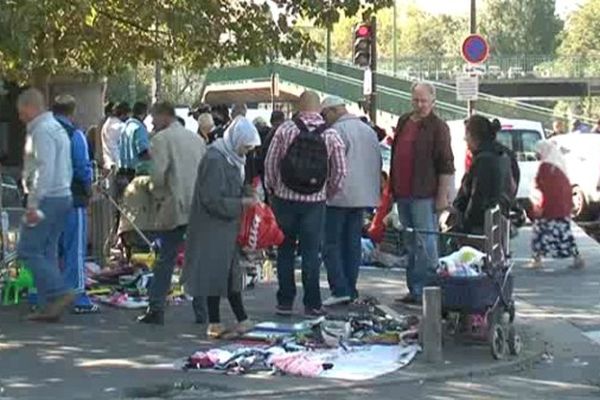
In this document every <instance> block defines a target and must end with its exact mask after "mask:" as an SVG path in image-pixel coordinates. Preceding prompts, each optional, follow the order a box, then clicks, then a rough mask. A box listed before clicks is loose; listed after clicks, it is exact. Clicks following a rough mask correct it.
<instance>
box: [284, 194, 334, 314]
mask: <svg viewBox="0 0 600 400" xmlns="http://www.w3.org/2000/svg"><path fill="white" fill-rule="evenodd" d="M272 201H273V209H274V211H275V216H276V217H277V223H278V224H279V227H280V228H281V230H282V231H283V233H284V235H285V240H284V242H283V244H282V245H281V246H279V251H278V252H277V279H278V281H279V290H278V291H277V302H278V304H279V305H280V306H283V307H291V306H293V304H294V299H295V297H296V281H295V275H294V259H295V257H296V249H297V243H298V244H299V246H300V255H301V256H302V286H303V287H304V300H303V303H304V307H306V308H308V309H319V308H321V306H322V304H321V290H320V286H319V280H320V267H321V260H320V257H319V250H320V246H321V238H322V235H323V223H324V218H325V203H303V202H296V201H288V200H282V199H279V198H273V199H272Z"/></svg>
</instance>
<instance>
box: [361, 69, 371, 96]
mask: <svg viewBox="0 0 600 400" xmlns="http://www.w3.org/2000/svg"><path fill="white" fill-rule="evenodd" d="M363 94H364V95H365V96H370V95H372V94H373V71H371V68H367V69H365V77H364V79H363Z"/></svg>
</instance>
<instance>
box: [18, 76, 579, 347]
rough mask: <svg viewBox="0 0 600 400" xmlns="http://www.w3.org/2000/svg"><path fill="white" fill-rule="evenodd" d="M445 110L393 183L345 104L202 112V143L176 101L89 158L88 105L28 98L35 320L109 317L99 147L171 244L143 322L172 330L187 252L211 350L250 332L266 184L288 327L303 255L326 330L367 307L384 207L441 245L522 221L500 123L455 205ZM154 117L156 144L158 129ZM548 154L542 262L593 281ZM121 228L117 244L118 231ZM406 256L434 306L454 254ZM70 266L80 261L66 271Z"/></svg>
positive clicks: (409, 134)
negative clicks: (266, 112)
mask: <svg viewBox="0 0 600 400" xmlns="http://www.w3.org/2000/svg"><path fill="white" fill-rule="evenodd" d="M435 98H436V92H435V87H434V86H433V85H431V84H429V83H423V82H421V83H416V84H415V85H414V86H413V88H412V104H413V110H411V111H410V112H408V113H407V114H405V115H403V116H400V118H399V120H398V124H397V126H396V128H395V135H394V138H393V141H392V159H391V167H390V173H389V179H387V180H384V181H382V179H381V177H382V156H381V150H380V144H379V143H380V141H381V140H382V139H383V137H382V135H381V129H379V128H376V127H374V126H372V125H371V124H369V122H368V121H365V120H364V118H362V117H359V116H357V115H354V114H352V113H350V112H349V111H348V108H347V105H346V103H345V102H344V101H343V100H342V99H340V98H338V97H334V96H330V97H326V98H325V99H323V100H322V101H321V99H320V98H319V96H318V95H317V94H316V93H315V92H312V91H306V92H304V93H303V94H302V95H301V96H300V98H299V100H298V103H297V112H296V113H295V114H294V115H293V116H292V117H291V119H287V118H286V115H285V114H284V113H283V112H282V111H273V114H272V117H271V120H270V126H269V123H267V122H266V121H264V120H263V119H261V118H259V119H256V120H254V121H250V120H248V119H247V118H246V113H247V109H246V106H245V105H244V104H236V105H234V106H233V108H232V110H231V113H230V112H229V108H228V107H226V106H215V107H209V106H202V107H199V108H198V109H195V110H193V111H192V112H191V115H193V116H194V118H196V119H197V121H198V131H197V132H191V131H190V130H188V129H186V128H185V126H184V123H182V121H181V119H180V118H178V117H177V116H176V114H175V108H174V107H173V105H172V104H170V103H168V102H158V103H156V104H154V105H153V106H152V107H151V108H149V107H148V106H147V104H145V103H142V102H138V103H136V104H134V105H133V108H131V109H130V107H129V105H128V104H127V103H119V104H117V105H115V106H113V107H111V108H110V109H109V110H108V113H107V114H108V115H107V118H106V120H105V121H104V123H103V125H102V127H101V132H100V136H101V143H95V142H92V143H91V146H88V143H87V142H86V140H85V135H84V134H83V132H82V131H81V130H80V129H78V128H77V126H76V124H75V120H74V115H75V107H76V101H75V99H74V98H73V97H71V96H68V95H61V96H59V97H57V98H56V99H55V100H54V104H53V106H52V112H50V111H46V105H45V104H46V103H45V99H44V97H43V96H42V94H41V93H40V92H38V91H37V90H35V89H28V90H26V91H24V92H23V93H22V94H21V95H20V97H19V99H18V104H17V105H18V109H19V114H20V117H21V119H22V121H23V122H24V123H26V124H27V144H26V146H25V163H24V172H23V178H24V186H25V188H26V192H27V210H26V213H25V217H24V223H23V227H22V233H21V240H20V246H19V256H20V257H21V258H22V259H23V260H24V261H25V263H26V264H27V266H29V267H30V268H31V270H32V272H33V274H34V277H35V284H36V286H37V289H38V301H39V308H38V311H37V312H35V313H33V314H32V315H31V317H30V318H31V319H32V320H37V321H56V320H58V319H59V318H60V316H61V315H62V313H63V312H64V311H65V310H66V309H67V308H68V307H74V310H75V311H77V312H97V311H98V309H97V306H95V305H94V304H93V303H92V302H91V301H90V299H89V298H88V297H87V296H86V295H85V287H84V283H85V275H84V268H83V263H84V258H85V255H86V254H85V248H86V246H85V243H86V234H85V230H86V223H85V207H86V206H87V202H88V201H89V198H90V195H91V187H92V169H91V157H93V153H94V149H91V150H90V149H89V147H94V148H95V151H100V152H101V156H102V157H101V160H102V170H103V176H104V177H105V178H106V179H108V180H109V181H110V183H111V185H110V187H111V189H110V193H111V196H114V197H115V198H116V199H118V200H122V198H123V196H124V191H125V188H126V187H128V186H129V185H133V184H134V183H135V182H138V184H139V182H146V183H145V184H143V185H144V187H145V188H146V190H147V193H148V196H147V197H148V199H149V200H148V202H149V208H148V209H149V210H150V212H149V215H151V217H150V221H148V224H147V226H148V227H149V232H148V234H149V237H151V238H153V239H158V240H159V241H160V249H159V251H158V259H157V261H156V265H155V267H154V269H153V273H154V277H153V279H152V283H151V287H150V289H149V296H150V300H149V307H148V309H147V310H146V312H145V313H144V314H143V315H141V316H140V317H139V319H138V320H139V322H141V323H149V324H163V323H164V315H165V312H164V310H165V300H166V297H167V295H168V293H169V289H170V287H171V279H172V275H173V271H174V266H175V264H176V258H177V252H178V249H179V248H180V247H181V246H182V245H185V249H186V250H185V252H186V253H185V261H184V267H183V274H182V283H183V286H184V288H185V291H186V293H187V294H189V295H190V296H192V297H193V308H194V312H195V317H196V321H197V322H198V323H208V328H207V334H208V336H209V337H211V338H219V337H223V336H226V335H229V334H239V333H242V332H244V331H246V330H248V329H250V327H251V326H252V324H251V322H250V320H249V317H248V315H247V314H246V311H245V308H244V303H243V296H242V279H241V274H242V271H241V268H240V265H239V262H238V261H239V258H240V251H241V250H240V248H239V246H238V245H237V243H236V237H237V235H238V232H239V230H240V221H241V217H242V214H243V213H244V210H246V209H248V208H250V207H253V206H254V205H256V204H257V202H259V201H261V200H260V199H259V196H258V193H257V190H256V186H254V185H253V183H254V182H255V181H256V180H257V179H258V178H260V182H261V183H262V188H263V189H264V192H265V194H266V196H265V199H264V201H266V202H267V203H268V204H269V205H270V206H271V207H272V209H273V211H274V213H275V216H276V219H277V223H278V224H279V227H280V228H281V230H282V231H283V233H284V236H285V240H284V242H283V243H282V244H281V245H280V246H279V247H278V248H277V249H276V250H277V256H276V259H277V264H276V265H277V280H278V284H279V288H278V291H277V295H276V304H275V311H276V313H277V314H280V315H291V314H292V313H293V312H294V304H295V298H296V279H295V260H296V258H297V256H300V258H301V270H302V285H303V289H304V297H303V299H302V305H303V312H304V314H305V315H307V316H311V317H314V316H321V315H324V314H326V308H327V307H330V306H334V305H339V304H346V303H350V302H352V301H355V300H357V299H358V297H359V292H358V280H359V267H360V264H361V237H362V236H363V233H364V231H365V230H364V224H365V216H366V213H367V212H372V211H373V210H375V209H376V208H377V207H378V206H379V205H380V202H381V199H382V193H388V194H390V195H391V196H392V198H393V202H394V203H395V204H396V206H397V211H398V216H399V219H400V222H401V225H402V226H405V227H410V228H415V229H419V230H423V231H429V232H437V231H438V229H439V219H438V216H439V214H440V213H441V212H442V211H445V210H448V209H452V210H454V211H455V213H456V214H457V216H458V218H457V221H458V222H457V224H456V229H457V230H459V231H462V232H468V233H475V232H477V233H480V232H482V230H483V224H484V214H485V212H486V210H488V209H489V208H491V207H493V206H495V205H499V206H500V207H501V209H502V211H503V213H504V214H505V215H506V216H508V214H509V212H510V210H511V208H512V207H513V206H514V203H515V200H516V194H517V187H518V185H519V180H520V176H519V175H520V174H519V167H518V163H517V162H516V158H515V155H514V154H513V153H512V152H511V151H510V150H509V149H507V148H505V147H503V146H502V145H501V144H500V143H498V142H497V141H496V134H497V132H498V130H499V124H498V122H497V121H490V120H488V119H487V118H484V117H482V116H479V115H474V116H472V117H470V118H469V119H468V120H467V121H465V133H466V136H465V138H466V142H467V146H468V148H469V151H470V153H471V159H470V161H469V162H468V164H469V165H468V170H467V173H466V174H465V176H464V178H463V181H462V186H461V188H460V190H459V192H458V195H457V196H456V199H454V201H453V203H451V200H452V199H451V196H452V191H453V190H452V185H453V182H454V177H453V175H454V173H455V167H454V166H455V160H454V156H453V152H452V146H451V141H450V133H449V128H448V126H447V124H446V123H445V122H444V121H443V119H441V118H440V117H439V116H438V115H437V114H436V113H435V110H434V106H435ZM148 113H150V114H151V116H152V121H153V126H154V128H153V130H152V132H150V131H149V130H148V128H147V127H146V125H145V123H144V121H145V119H146V117H147V114H148ZM539 153H540V156H541V160H542V164H541V167H540V171H539V173H538V176H537V180H536V182H537V188H538V191H537V193H538V194H539V196H537V198H536V199H533V200H532V203H531V204H532V206H531V207H530V208H529V210H528V211H529V215H530V217H531V218H532V219H533V220H534V221H535V222H534V224H535V228H534V239H533V244H532V252H533V260H534V264H535V265H536V266H539V265H540V264H541V259H542V257H543V256H547V255H550V256H553V257H574V258H575V265H576V266H578V267H581V266H583V260H582V259H581V257H580V255H579V253H578V250H577V247H576V244H575V241H574V239H573V235H572V233H571V231H570V220H569V213H568V210H570V201H571V200H570V196H568V195H567V193H566V189H565V188H566V187H567V186H566V185H568V180H567V181H566V182H565V179H566V175H565V174H564V168H563V163H562V161H561V159H560V153H559V152H557V151H556V150H555V149H554V148H553V145H552V143H550V142H546V141H544V142H541V143H540V145H539ZM383 185H385V187H383ZM563 192H564V193H563ZM387 211H388V210H385V212H387ZM65 221H66V224H65ZM114 223H115V230H114V232H115V235H116V232H118V229H117V227H118V224H119V218H118V216H117V218H115V222H114ZM405 243H406V246H407V250H408V254H409V263H408V266H407V271H406V275H407V286H408V293H407V294H406V296H404V297H402V298H401V299H400V301H402V302H405V303H418V302H420V301H421V296H422V294H423V288H424V287H425V286H426V285H427V284H428V283H429V282H430V278H431V277H432V274H433V273H434V272H435V270H436V267H437V263H438V241H437V237H436V236H435V235H426V236H424V237H423V238H422V240H417V241H415V240H407V241H405ZM59 249H60V252H59ZM59 253H60V254H59ZM59 256H60V258H59ZM59 259H60V260H64V266H63V268H60V267H59ZM322 263H324V265H325V267H326V271H327V277H328V282H329V287H330V291H331V296H330V297H329V298H327V299H325V300H323V299H322V298H321V290H320V271H321V265H322ZM222 297H226V298H227V299H228V301H229V304H230V305H231V309H232V311H233V313H234V314H235V317H236V319H237V324H236V325H235V326H234V327H233V328H229V329H227V328H225V327H224V325H222V324H221V318H220V311H219V310H220V299H221V298H222Z"/></svg>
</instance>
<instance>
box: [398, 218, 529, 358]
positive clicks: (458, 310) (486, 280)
mask: <svg viewBox="0 0 600 400" xmlns="http://www.w3.org/2000/svg"><path fill="white" fill-rule="evenodd" d="M404 231H406V232H409V233H412V234H413V235H418V234H424V235H431V234H434V235H438V234H439V235H440V236H442V237H450V238H452V239H453V240H454V241H455V243H465V242H467V243H468V244H470V245H473V247H478V248H479V249H480V250H481V251H482V252H483V253H484V254H485V257H484V265H483V268H482V274H480V275H478V276H437V277H436V278H435V283H436V285H437V286H439V287H440V288H441V289H442V312H443V314H444V315H445V317H446V327H447V331H448V333H450V334H452V335H453V336H454V337H455V338H457V339H459V340H465V339H466V341H474V342H478V343H485V344H489V346H490V349H491V352H492V355H493V357H494V358H495V359H497V360H500V359H503V358H504V357H505V356H506V354H507V353H510V354H511V355H518V354H519V353H520V352H521V348H522V343H521V338H520V336H519V335H518V333H517V332H516V329H515V326H514V320H515V303H514V300H513V287H514V279H513V275H512V268H513V264H512V262H511V261H510V258H509V242H510V235H511V233H510V232H511V229H510V221H509V219H507V218H506V217H504V215H503V214H502V212H501V210H500V207H499V206H495V207H493V208H492V209H489V210H488V211H487V212H486V215H485V224H484V233H483V235H470V234H463V233H455V232H443V233H438V232H428V231H422V230H416V229H409V228H404Z"/></svg>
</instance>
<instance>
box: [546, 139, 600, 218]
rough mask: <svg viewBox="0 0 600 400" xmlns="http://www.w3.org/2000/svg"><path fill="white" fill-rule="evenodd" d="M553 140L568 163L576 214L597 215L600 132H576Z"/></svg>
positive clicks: (578, 216) (599, 201) (574, 212)
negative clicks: (599, 133)
mask: <svg viewBox="0 0 600 400" xmlns="http://www.w3.org/2000/svg"><path fill="white" fill-rule="evenodd" d="M551 140H552V141H553V142H554V143H556V144H557V145H558V147H559V148H560V151H561V153H562V154H563V156H564V158H565V162H566V164H567V174H568V177H569V180H570V181H571V185H572V187H573V216H574V217H575V218H577V219H589V218H593V217H594V213H595V211H596V210H597V208H598V204H600V135H594V134H577V133H572V134H567V135H560V136H555V137H553V138H552V139H551Z"/></svg>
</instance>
